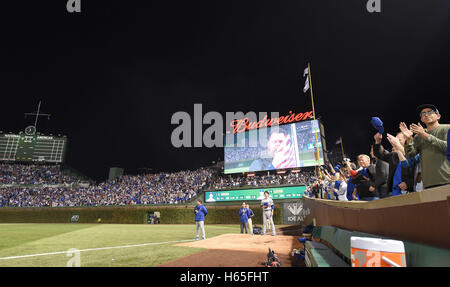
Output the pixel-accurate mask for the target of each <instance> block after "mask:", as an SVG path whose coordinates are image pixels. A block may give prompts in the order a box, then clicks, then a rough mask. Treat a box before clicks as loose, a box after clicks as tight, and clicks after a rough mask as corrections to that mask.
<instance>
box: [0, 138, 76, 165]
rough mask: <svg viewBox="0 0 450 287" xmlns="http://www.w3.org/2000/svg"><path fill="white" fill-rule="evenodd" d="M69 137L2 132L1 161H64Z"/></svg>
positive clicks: (0, 140)
mask: <svg viewBox="0 0 450 287" xmlns="http://www.w3.org/2000/svg"><path fill="white" fill-rule="evenodd" d="M66 145H67V137H65V136H45V135H38V134H33V135H27V134H23V133H21V134H0V161H15V162H42V163H46V162H48V163H62V162H64V160H65V154H66Z"/></svg>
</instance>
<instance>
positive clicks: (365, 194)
mask: <svg viewBox="0 0 450 287" xmlns="http://www.w3.org/2000/svg"><path fill="white" fill-rule="evenodd" d="M357 159H358V165H359V167H360V168H359V170H360V171H359V172H358V175H357V176H355V177H354V178H353V179H352V182H354V183H355V186H356V188H355V191H354V192H353V196H354V199H356V193H358V196H359V200H363V201H372V200H377V199H380V194H379V192H378V190H377V189H375V188H373V187H372V186H373V185H374V181H375V178H376V169H375V165H374V164H371V163H370V157H369V156H368V155H366V154H360V155H359V156H358V158H357Z"/></svg>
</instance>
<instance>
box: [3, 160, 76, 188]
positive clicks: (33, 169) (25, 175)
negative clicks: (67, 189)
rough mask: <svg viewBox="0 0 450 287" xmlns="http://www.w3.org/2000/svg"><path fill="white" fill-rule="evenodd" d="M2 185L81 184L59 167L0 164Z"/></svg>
mask: <svg viewBox="0 0 450 287" xmlns="http://www.w3.org/2000/svg"><path fill="white" fill-rule="evenodd" d="M0 175H1V176H0V184H14V185H17V184H24V185H25V184H53V185H54V184H62V183H69V184H72V183H75V182H79V180H78V179H77V178H76V177H73V176H69V175H64V174H63V173H62V172H61V168H60V166H59V165H35V164H7V163H0Z"/></svg>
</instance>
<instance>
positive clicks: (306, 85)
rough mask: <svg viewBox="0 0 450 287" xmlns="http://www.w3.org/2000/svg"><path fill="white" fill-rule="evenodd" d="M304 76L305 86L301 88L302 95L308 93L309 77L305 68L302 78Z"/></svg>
mask: <svg viewBox="0 0 450 287" xmlns="http://www.w3.org/2000/svg"><path fill="white" fill-rule="evenodd" d="M305 76H306V80H305V86H304V87H303V93H306V91H308V89H309V75H308V68H306V69H305V70H304V71H303V78H304V77H305Z"/></svg>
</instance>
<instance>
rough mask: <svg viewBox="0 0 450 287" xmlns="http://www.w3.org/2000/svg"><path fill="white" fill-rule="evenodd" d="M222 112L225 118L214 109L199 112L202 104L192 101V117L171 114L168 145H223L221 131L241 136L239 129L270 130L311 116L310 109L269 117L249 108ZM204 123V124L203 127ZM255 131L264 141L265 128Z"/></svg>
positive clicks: (244, 130) (243, 135) (180, 113)
mask: <svg viewBox="0 0 450 287" xmlns="http://www.w3.org/2000/svg"><path fill="white" fill-rule="evenodd" d="M225 114H226V116H225V118H224V117H223V116H222V114H221V113H219V112H215V111H210V112H207V113H206V114H203V105H202V104H194V114H193V117H192V116H191V115H190V114H189V113H187V112H185V111H178V112H176V113H174V114H173V115H172V118H171V120H170V123H171V124H173V125H177V127H176V128H175V129H174V130H173V131H172V135H171V142H172V145H173V146H174V147H176V148H179V147H192V146H193V147H202V146H205V147H223V142H224V141H223V139H224V135H225V134H238V135H237V136H238V137H241V136H242V138H245V134H244V133H243V132H246V131H250V130H255V129H260V128H268V127H272V128H273V130H272V131H274V130H275V129H276V128H277V126H278V125H282V124H289V123H293V122H299V121H304V120H308V119H311V118H313V115H312V114H313V113H312V111H309V112H305V113H294V112H292V111H290V112H289V114H287V115H285V116H280V114H279V113H278V112H271V113H270V117H269V116H268V115H267V113H266V112H259V113H256V112H253V111H249V112H247V113H245V114H244V113H243V112H241V111H238V112H226V113H225ZM204 125H206V127H205V126H204ZM224 127H225V133H224ZM205 128H206V129H205ZM258 133H259V137H258V140H261V141H266V140H267V136H264V135H265V134H267V130H266V129H262V130H261V131H260V132H258ZM250 136H255V135H250ZM238 142H239V144H241V142H242V141H241V140H239V141H238ZM242 144H244V143H242ZM251 144H256V141H252V142H251Z"/></svg>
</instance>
